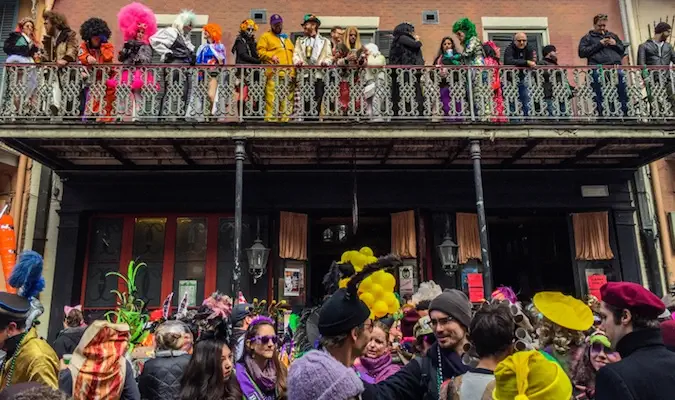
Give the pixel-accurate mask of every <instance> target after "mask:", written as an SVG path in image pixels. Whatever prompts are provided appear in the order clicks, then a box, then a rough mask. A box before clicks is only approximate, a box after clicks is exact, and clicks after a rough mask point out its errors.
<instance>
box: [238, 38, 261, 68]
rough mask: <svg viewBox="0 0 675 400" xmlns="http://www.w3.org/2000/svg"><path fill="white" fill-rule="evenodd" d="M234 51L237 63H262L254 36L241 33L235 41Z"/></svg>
mask: <svg viewBox="0 0 675 400" xmlns="http://www.w3.org/2000/svg"><path fill="white" fill-rule="evenodd" d="M232 53H233V54H234V55H235V56H236V61H235V64H245V65H249V64H260V63H261V62H260V57H259V56H258V49H257V47H256V44H255V38H254V37H253V36H245V35H243V34H240V35H239V36H237V39H235V41H234V46H232Z"/></svg>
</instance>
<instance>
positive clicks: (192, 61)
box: [190, 53, 197, 65]
mask: <svg viewBox="0 0 675 400" xmlns="http://www.w3.org/2000/svg"><path fill="white" fill-rule="evenodd" d="M196 64H197V56H196V55H195V53H191V54H190V65H196Z"/></svg>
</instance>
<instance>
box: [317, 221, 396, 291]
mask: <svg viewBox="0 0 675 400" xmlns="http://www.w3.org/2000/svg"><path fill="white" fill-rule="evenodd" d="M333 215H334V214H333ZM309 218H310V229H309V235H310V239H309V268H308V271H309V274H308V275H309V277H308V284H309V290H308V295H309V298H308V299H307V300H308V303H310V304H317V303H318V302H319V301H320V300H321V299H322V298H323V296H324V295H325V291H324V288H323V284H322V280H323V277H324V275H325V274H326V273H327V272H328V270H329V268H330V266H331V264H332V262H333V261H339V260H340V257H341V256H342V253H344V252H345V251H347V250H358V249H360V248H361V247H363V246H368V247H370V248H371V249H373V252H374V254H375V255H376V256H381V255H385V254H388V253H389V251H390V249H391V217H390V216H389V214H382V213H378V214H377V215H371V214H366V215H361V216H359V227H358V230H357V232H356V234H354V233H353V229H352V227H353V225H352V217H351V216H326V215H321V214H310V216H309Z"/></svg>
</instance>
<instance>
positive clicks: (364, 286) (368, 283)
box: [359, 276, 373, 292]
mask: <svg viewBox="0 0 675 400" xmlns="http://www.w3.org/2000/svg"><path fill="white" fill-rule="evenodd" d="M372 288H373V279H372V277H370V276H369V277H367V278H366V279H364V280H363V281H361V284H360V285H359V290H360V291H363V292H370V291H371V289H372Z"/></svg>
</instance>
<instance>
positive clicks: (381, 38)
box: [373, 31, 394, 61]
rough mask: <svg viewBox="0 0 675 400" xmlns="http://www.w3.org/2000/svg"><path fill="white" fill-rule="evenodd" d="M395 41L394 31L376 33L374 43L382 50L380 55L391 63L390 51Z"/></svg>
mask: <svg viewBox="0 0 675 400" xmlns="http://www.w3.org/2000/svg"><path fill="white" fill-rule="evenodd" d="M393 39H394V31H375V37H374V38H373V42H374V43H375V44H376V45H377V47H378V48H379V49H380V53H382V55H383V56H385V57H386V59H387V61H389V50H390V49H391V42H392V40H393Z"/></svg>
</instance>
